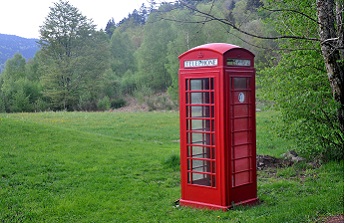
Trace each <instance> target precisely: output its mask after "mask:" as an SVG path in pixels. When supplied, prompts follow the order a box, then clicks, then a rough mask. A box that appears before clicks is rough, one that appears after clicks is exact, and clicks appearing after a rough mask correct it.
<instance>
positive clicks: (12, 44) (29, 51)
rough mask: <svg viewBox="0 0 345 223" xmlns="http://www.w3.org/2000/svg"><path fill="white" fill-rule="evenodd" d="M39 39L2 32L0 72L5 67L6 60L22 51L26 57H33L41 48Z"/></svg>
mask: <svg viewBox="0 0 345 223" xmlns="http://www.w3.org/2000/svg"><path fill="white" fill-rule="evenodd" d="M37 41H38V40H37V39H26V38H22V37H19V36H14V35H6V34H0V72H2V70H3V69H4V67H5V63H6V61H7V60H8V59H10V58H12V57H13V56H14V54H16V53H20V54H21V55H22V56H23V57H24V58H26V59H30V58H33V57H34V56H35V53H36V52H37V50H38V49H39V46H38V44H37Z"/></svg>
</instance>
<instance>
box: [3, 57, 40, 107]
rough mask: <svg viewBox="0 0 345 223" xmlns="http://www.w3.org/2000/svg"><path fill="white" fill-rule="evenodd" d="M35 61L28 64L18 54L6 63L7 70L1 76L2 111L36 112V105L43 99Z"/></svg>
mask: <svg viewBox="0 0 345 223" xmlns="http://www.w3.org/2000/svg"><path fill="white" fill-rule="evenodd" d="M34 63H35V62H34V61H33V62H31V63H28V64H26V62H25V59H24V58H23V57H22V56H21V55H20V54H16V55H15V56H14V57H13V58H12V59H10V60H8V61H7V62H6V66H5V70H4V72H3V74H2V75H1V76H0V79H1V81H0V89H1V92H2V100H1V106H0V107H2V109H0V110H2V111H7V112H22V111H26V112H31V111H36V107H35V103H36V101H37V100H40V99H41V93H40V85H39V83H38V81H39V80H38V78H37V77H36V76H35V75H36V72H35V70H33V66H34Z"/></svg>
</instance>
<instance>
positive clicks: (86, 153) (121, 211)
mask: <svg viewBox="0 0 345 223" xmlns="http://www.w3.org/2000/svg"><path fill="white" fill-rule="evenodd" d="M272 117H273V119H272ZM274 117H275V113H273V112H260V113H258V114H257V147H258V148H257V149H258V154H267V155H273V156H280V155H281V154H282V153H284V152H286V151H287V150H289V149H293V148H294V145H293V144H292V143H291V142H285V141H282V140H281V139H279V138H277V137H275V136H274V134H272V130H271V128H270V126H271V124H272V120H274ZM178 139H179V117H178V113H176V112H149V113H147V112H141V113H120V112H114V113H110V112H104V113H83V112H79V113H78V112H75V113H66V112H58V113H54V112H49V113H34V114H26V113H23V114H0V160H1V162H0V220H1V222H255V223H256V222H265V223H266V222H274V223H276V222H298V223H299V222H318V221H320V219H321V218H322V217H325V216H329V215H336V214H341V213H343V207H344V202H343V201H344V191H343V190H344V186H343V185H344V180H343V176H344V171H343V169H344V166H343V163H329V164H326V165H323V166H322V167H320V168H317V169H314V168H312V167H310V166H308V165H307V164H303V163H302V164H299V165H296V166H294V167H289V168H283V169H278V170H271V171H259V172H258V196H259V198H260V200H261V201H262V203H261V204H260V205H257V206H254V207H250V208H247V207H236V208H235V209H234V210H230V211H228V212H221V211H208V210H198V209H191V208H185V207H175V206H174V201H175V200H177V199H179V197H180V185H179V180H180V179H179V169H178V166H177V165H176V160H175V159H174V157H176V156H177V155H178V154H179V143H178Z"/></svg>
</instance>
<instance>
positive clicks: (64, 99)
mask: <svg viewBox="0 0 345 223" xmlns="http://www.w3.org/2000/svg"><path fill="white" fill-rule="evenodd" d="M40 34H41V36H40V41H39V43H40V45H41V47H42V50H41V51H42V54H43V55H44V56H42V57H41V63H42V66H43V69H44V75H43V77H42V85H43V87H44V91H43V92H44V95H45V97H47V98H48V99H49V101H50V102H51V105H52V109H54V110H61V109H64V110H77V109H82V110H89V109H93V108H95V107H96V103H97V100H98V95H97V94H98V92H99V86H100V79H101V76H102V74H103V72H104V71H105V70H107V69H108V68H109V59H110V54H109V44H108V38H107V36H106V34H104V33H100V32H96V31H95V25H93V24H92V21H91V20H88V19H87V18H86V17H85V16H83V15H82V14H81V13H80V12H79V10H78V9H77V8H75V7H73V6H72V5H70V4H69V3H68V2H65V1H62V0H60V1H59V2H57V3H54V7H51V8H50V12H49V14H48V16H47V18H46V21H45V22H44V24H43V25H42V26H41V27H40ZM85 92H89V94H88V95H89V98H87V100H88V103H86V104H85V103H78V101H79V99H80V97H83V98H84V99H85V97H84V96H83V94H85Z"/></svg>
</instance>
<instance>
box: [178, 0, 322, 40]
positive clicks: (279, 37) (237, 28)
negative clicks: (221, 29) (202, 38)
mask: <svg viewBox="0 0 345 223" xmlns="http://www.w3.org/2000/svg"><path fill="white" fill-rule="evenodd" d="M179 2H180V4H182V5H183V6H184V7H186V8H188V9H190V10H192V11H194V12H197V13H199V14H201V15H203V16H206V17H207V18H208V20H207V21H208V22H210V21H218V22H221V23H223V24H226V25H228V26H230V27H232V28H233V29H235V30H237V31H239V32H241V33H243V34H245V35H248V36H251V37H254V38H258V39H266V40H278V39H297V40H307V41H316V42H319V41H320V39H318V38H310V37H306V36H289V35H283V36H273V37H271V36H259V35H256V34H254V33H249V32H247V31H245V30H243V29H241V28H239V27H237V26H236V25H234V24H232V23H231V22H229V21H228V20H226V19H223V18H217V17H215V16H213V15H211V14H210V13H206V12H203V11H200V10H198V9H197V8H195V7H192V6H190V5H188V4H186V3H184V2H183V1H179ZM203 22H205V21H203Z"/></svg>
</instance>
